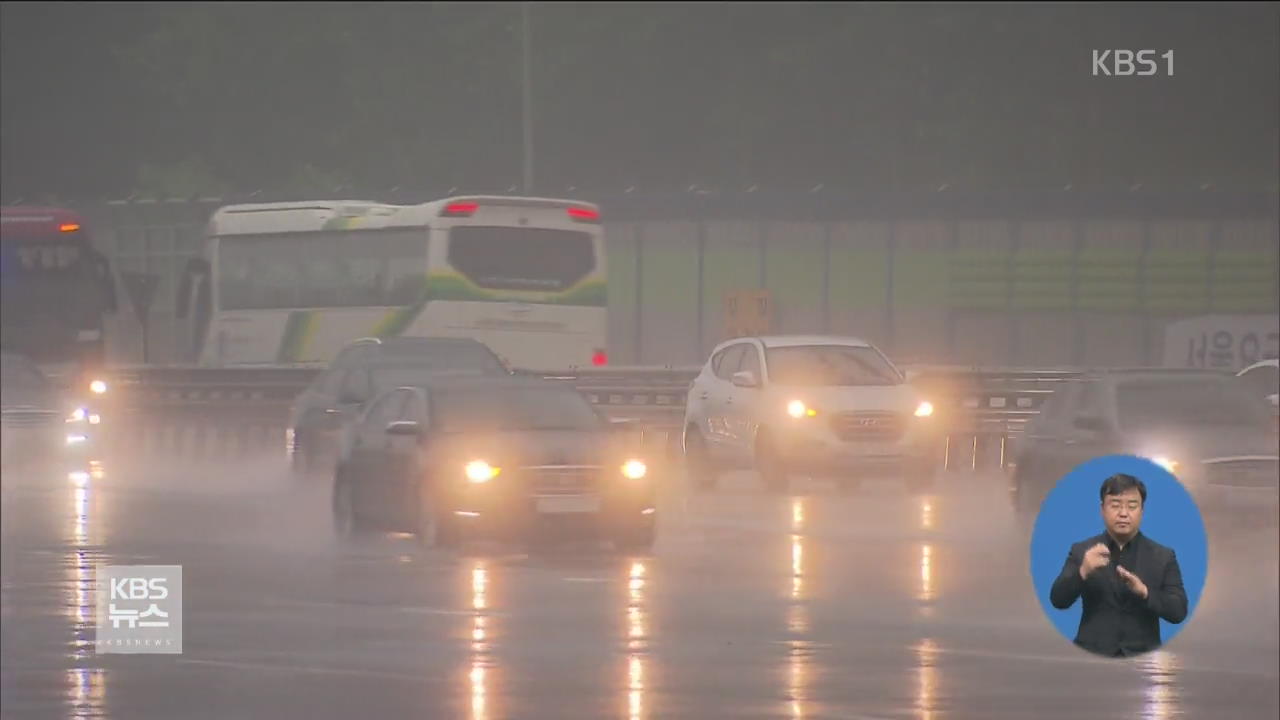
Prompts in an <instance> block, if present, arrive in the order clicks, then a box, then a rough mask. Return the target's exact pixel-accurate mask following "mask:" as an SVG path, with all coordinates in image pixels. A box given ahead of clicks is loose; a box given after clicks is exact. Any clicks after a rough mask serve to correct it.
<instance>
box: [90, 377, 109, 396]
mask: <svg viewBox="0 0 1280 720" xmlns="http://www.w3.org/2000/svg"><path fill="white" fill-rule="evenodd" d="M89 391H90V392H92V393H93V394H94V395H102V394H105V393H106V392H107V384H106V383H105V382H103V381H101V380H94V381H93V382H91V383H89Z"/></svg>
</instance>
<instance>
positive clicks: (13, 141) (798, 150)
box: [0, 3, 1280, 203]
mask: <svg viewBox="0 0 1280 720" xmlns="http://www.w3.org/2000/svg"><path fill="white" fill-rule="evenodd" d="M2 20H3V22H2V23H0V25H2V27H3V43H2V49H3V62H0V69H2V72H3V84H2V87H3V108H2V109H3V114H2V118H0V132H2V134H3V149H2V152H3V157H4V163H3V198H4V201H5V202H6V203H13V202H17V201H20V200H21V201H23V202H32V201H36V200H47V199H51V198H58V199H70V200H84V201H90V200H101V199H104V198H113V197H126V196H129V195H133V194H139V193H142V194H151V195H168V196H182V197H191V196H194V195H202V194H203V195H219V194H221V195H223V196H226V195H227V194H235V193H248V192H252V191H262V192H264V193H268V194H272V195H279V194H289V195H299V196H308V195H316V194H326V195H327V194H332V193H334V192H337V193H338V194H349V193H344V192H343V190H349V191H350V192H356V191H364V192H365V193H366V194H370V195H376V194H378V192H380V191H383V190H390V189H392V188H398V189H409V188H412V189H421V192H422V193H424V194H426V195H427V196H430V195H431V194H437V195H438V194H442V193H445V192H448V191H449V189H451V188H458V189H459V190H465V191H498V192H505V191H507V190H508V189H511V188H515V189H519V188H518V185H519V184H520V180H521V153H522V149H521V148H522V146H521V92H522V77H523V68H522V57H523V55H522V34H521V32H522V25H521V8H520V5H519V4H518V3H507V4H498V3H491V4H478V3H466V4H373V3H360V4H236V3H218V4H197V3H190V4H177V3H172V4H159V3H147V4H140V3H5V4H4V5H3V18H2ZM1277 27H1280V6H1277V5H1276V4H1256V5H1233V4H1229V3H1213V4H1208V3H1206V4H1201V5H1155V4H1132V5H1118V4H1117V5H1103V4H1098V5H1090V4H1085V5H1039V4H1035V5H1030V4H1029V5H1012V4H992V5H962V4H911V5H905V4H884V5H845V4H794V3H788V4H785V5H784V4H728V3H705V4H650V3H646V4H618V3H588V4H544V3H534V4H532V6H531V11H530V27H529V31H530V37H531V64H530V68H529V69H530V73H531V77H532V85H531V88H530V91H531V96H532V105H533V118H532V119H533V133H534V152H535V158H534V160H535V172H534V188H533V190H534V191H535V192H537V193H541V194H551V195H554V194H557V193H561V194H563V193H564V192H566V191H567V190H568V189H569V188H576V189H579V190H582V189H588V190H589V191H591V192H606V193H614V192H622V191H624V190H625V189H627V188H636V189H638V190H641V191H667V190H684V189H686V188H687V187H688V186H690V185H697V186H698V187H705V188H710V189H713V190H720V191H733V192H736V191H742V190H744V189H746V188H749V187H751V186H753V185H754V186H757V187H759V188H760V189H774V190H786V189H809V188H811V187H814V186H816V185H818V184H822V185H823V187H824V188H826V189H830V190H845V191H851V192H862V191H870V190H888V191H897V190H920V189H927V190H933V189H935V188H937V187H938V186H940V185H943V184H946V185H948V186H949V187H951V188H955V189H971V190H975V191H996V192H999V191H1003V190H1011V189H1019V190H1020V189H1032V190H1034V189H1046V190H1048V189H1062V188H1063V187H1065V186H1067V185H1071V186H1072V187H1073V188H1074V189H1079V190H1088V189H1097V190H1111V189H1128V188H1130V187H1133V186H1134V185H1138V184H1141V186H1142V187H1143V188H1145V189H1151V190H1161V189H1167V190H1199V189H1201V188H1202V187H1204V186H1209V187H1211V188H1213V189H1217V190H1230V191H1246V192H1249V191H1276V190H1280V182H1278V181H1277V177H1278V176H1280V164H1278V163H1280V161H1278V158H1280V144H1278V143H1280V140H1278V138H1280V91H1278V88H1280V33H1277ZM1117 48H1122V49H1134V50H1137V49H1144V48H1150V49H1154V50H1156V51H1157V53H1163V52H1165V51H1166V50H1169V49H1172V50H1174V52H1175V58H1174V74H1173V76H1172V77H1166V76H1165V74H1164V71H1165V68H1164V67H1163V60H1161V61H1160V62H1161V68H1160V73H1159V74H1158V75H1157V76H1154V77H1136V76H1135V77H1095V76H1094V75H1093V72H1092V52H1093V50H1095V49H1117ZM422 199H426V197H425V196H424V197H423V198H422Z"/></svg>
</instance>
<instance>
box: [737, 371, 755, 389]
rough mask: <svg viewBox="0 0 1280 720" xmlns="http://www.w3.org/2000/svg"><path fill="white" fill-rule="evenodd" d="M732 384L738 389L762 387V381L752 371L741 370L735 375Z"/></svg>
mask: <svg viewBox="0 0 1280 720" xmlns="http://www.w3.org/2000/svg"><path fill="white" fill-rule="evenodd" d="M732 382H733V384H734V386H736V387H744V388H753V387H760V381H759V380H757V379H756V374H755V373H753V372H751V371H750V370H739V371H738V372H736V373H734V374H733V380H732Z"/></svg>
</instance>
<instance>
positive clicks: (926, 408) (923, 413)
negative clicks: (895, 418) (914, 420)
mask: <svg viewBox="0 0 1280 720" xmlns="http://www.w3.org/2000/svg"><path fill="white" fill-rule="evenodd" d="M930 415H933V403H931V402H929V401H927V400H926V401H924V402H922V403H920V404H919V405H917V406H916V417H929V416H930Z"/></svg>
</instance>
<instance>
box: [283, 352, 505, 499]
mask: <svg viewBox="0 0 1280 720" xmlns="http://www.w3.org/2000/svg"><path fill="white" fill-rule="evenodd" d="M389 372H390V373H392V374H394V373H399V372H417V374H418V375H419V376H421V375H422V374H423V373H425V372H442V373H450V374H474V375H486V376H498V377H505V376H508V375H510V371H509V370H508V369H507V367H506V365H505V364H504V363H503V362H502V360H501V358H499V357H498V356H497V355H496V354H494V352H493V351H492V350H490V349H489V347H488V346H486V345H485V344H484V343H481V342H479V341H477V340H472V339H470V338H447V337H394V338H382V339H379V338H365V339H362V340H356V341H354V342H352V343H350V344H348V345H347V346H346V347H345V348H343V349H342V351H341V352H339V353H338V355H337V357H335V358H334V360H333V362H332V363H330V365H329V367H328V368H327V369H326V370H325V371H324V372H323V373H321V374H320V376H319V377H317V378H316V379H315V380H314V381H313V382H312V383H311V385H310V386H308V387H307V389H306V390H304V391H303V392H302V394H301V395H299V396H298V399H297V400H296V401H294V404H293V409H292V411H291V413H290V417H291V420H290V424H289V432H290V438H289V457H290V465H291V467H292V468H293V470H294V472H295V473H296V474H298V475H307V474H312V473H315V474H320V475H324V476H328V474H329V473H330V472H331V471H332V469H333V463H334V462H335V461H336V459H337V456H338V452H339V445H340V442H341V437H342V434H343V429H344V427H345V426H347V425H348V424H350V423H351V422H352V421H353V420H355V418H356V416H358V415H359V413H360V411H361V410H362V409H363V408H364V405H365V403H366V402H368V401H369V400H370V399H371V398H372V397H374V396H375V395H376V394H377V393H378V392H379V391H380V390H381V389H385V383H383V382H382V380H383V378H382V377H380V376H385V375H387V374H388V373H389Z"/></svg>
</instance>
